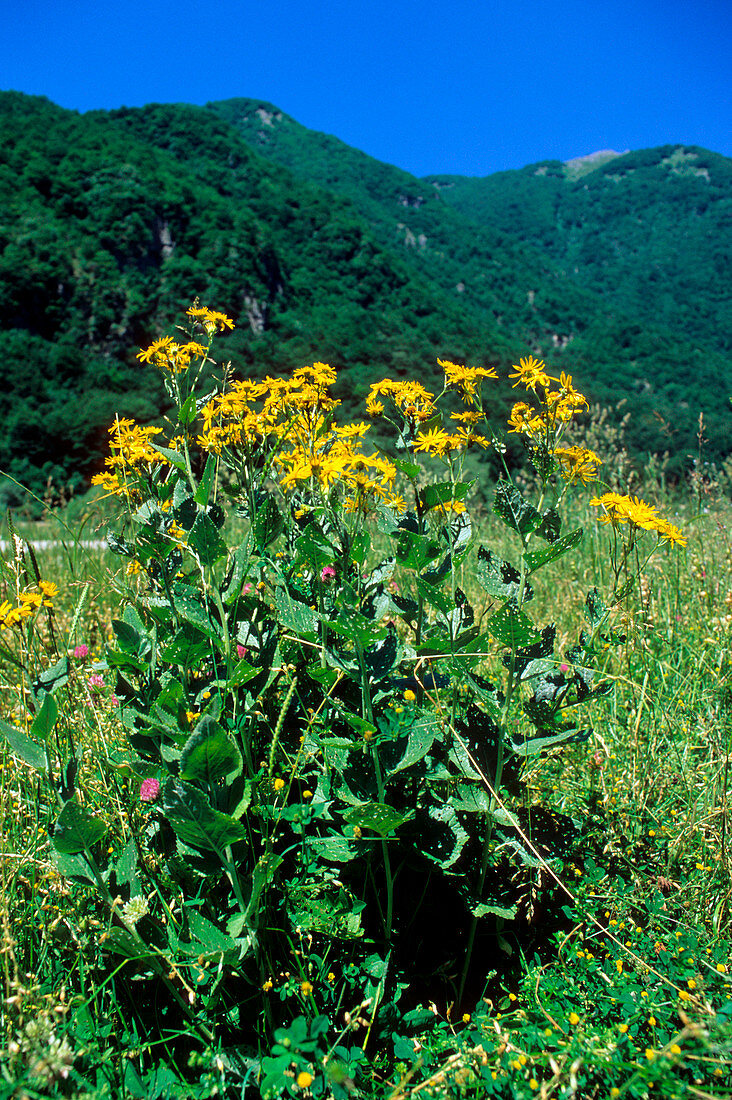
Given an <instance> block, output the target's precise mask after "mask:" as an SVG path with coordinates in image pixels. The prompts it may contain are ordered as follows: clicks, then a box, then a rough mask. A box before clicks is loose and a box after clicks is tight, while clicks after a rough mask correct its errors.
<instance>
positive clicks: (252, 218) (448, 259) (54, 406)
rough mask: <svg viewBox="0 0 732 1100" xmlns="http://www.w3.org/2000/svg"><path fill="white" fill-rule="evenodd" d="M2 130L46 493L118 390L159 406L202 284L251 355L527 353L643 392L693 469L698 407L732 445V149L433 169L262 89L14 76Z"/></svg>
mask: <svg viewBox="0 0 732 1100" xmlns="http://www.w3.org/2000/svg"><path fill="white" fill-rule="evenodd" d="M0 136H1V138H2V140H1V141H0V329H1V330H2V338H3V345H4V349H3V350H4V354H3V356H2V359H1V360H0V371H1V372H2V385H0V469H1V470H3V471H5V472H7V473H9V474H11V475H12V476H13V477H14V478H16V479H17V480H18V481H20V482H22V483H24V484H26V485H28V486H29V487H31V488H32V489H33V490H34V491H36V492H39V491H40V492H42V491H43V488H44V486H45V484H46V482H47V480H48V479H49V478H51V479H52V481H53V483H54V484H55V486H56V487H57V488H59V487H61V486H64V485H68V484H75V485H76V486H77V487H81V486H82V485H84V484H85V483H86V481H87V479H88V477H89V475H90V474H91V472H93V471H94V470H95V469H97V468H98V467H99V464H100V461H101V457H100V456H101V455H102V453H103V452H104V451H105V449H106V428H107V426H108V424H109V423H110V421H111V419H112V416H113V414H114V413H115V412H119V413H120V414H123V415H133V416H136V417H138V418H139V419H141V420H150V419H152V418H156V417H159V416H160V415H161V414H162V413H163V412H164V408H165V402H164V395H163V391H162V387H161V385H160V381H159V379H157V378H156V377H155V375H153V374H152V373H151V372H150V371H149V370H147V369H146V368H142V367H140V365H139V363H138V362H137V361H136V359H135V352H136V351H137V349H138V347H139V346H141V345H145V344H146V343H147V342H149V340H150V339H151V338H153V337H154V336H155V335H157V333H158V330H159V328H161V327H162V328H166V329H167V328H169V326H170V325H171V324H174V323H176V322H177V321H178V320H179V318H180V314H181V311H182V310H183V309H185V308H186V307H187V306H188V305H189V304H190V302H191V300H192V299H193V297H194V296H196V295H197V296H199V297H200V298H201V300H202V302H204V303H205V304H207V305H210V306H211V307H212V308H217V309H221V310H224V311H225V312H227V313H228V314H229V315H230V316H232V317H233V318H234V319H235V321H236V322H237V328H236V329H235V331H234V332H233V333H232V334H231V336H230V337H228V339H227V342H226V346H225V347H223V348H222V349H221V350H222V355H223V356H224V357H225V358H227V359H228V358H231V359H232V360H233V362H234V365H235V367H236V369H238V370H239V371H240V372H242V373H255V374H264V373H267V372H273V371H274V372H276V371H284V370H289V369H291V368H293V367H296V366H300V365H302V364H303V363H306V362H309V361H312V360H313V359H321V360H324V361H328V362H330V363H332V365H333V366H335V367H337V368H339V369H340V370H341V372H342V381H343V387H342V394H341V396H343V397H344V400H345V401H346V402H348V403H349V404H351V405H353V402H354V401H357V400H358V399H359V398H360V396H361V395H362V394H363V392H364V390H365V388H366V386H367V384H368V382H369V381H371V380H373V379H374V378H376V377H381V376H383V375H384V374H389V373H390V374H392V375H403V374H412V375H416V376H418V377H420V378H422V379H424V378H428V377H429V376H430V375H431V374H433V373H434V372H435V360H436V358H437V357H438V356H440V357H447V358H451V359H454V360H457V361H468V362H470V363H472V364H474V365H485V364H488V363H491V364H497V365H499V366H501V367H506V366H508V365H510V363H511V362H513V361H515V360H516V358H517V356H518V355H520V354H525V353H527V352H533V353H535V354H544V355H546V357H547V359H548V360H549V361H550V362H551V363H552V365H553V366H555V367H556V368H557V369H571V370H573V371H575V372H576V374H577V381H578V384H579V383H580V382H581V385H582V388H583V389H585V390H586V391H588V392H589V393H590V395H591V396H593V397H595V398H597V399H598V400H603V401H612V402H616V401H617V400H619V399H620V398H622V397H624V396H627V397H632V398H633V408H634V412H635V416H634V422H633V423H634V438H635V445H636V447H637V449H638V451H639V452H641V453H642V452H643V451H646V452H647V451H648V450H649V449H659V450H665V449H667V448H668V447H669V438H668V436H667V435H666V434H664V430H663V429H662V428H659V424H660V423H661V422H660V421H659V419H658V416H657V415H656V414H660V416H661V417H662V418H663V419H664V420H665V421H666V422H667V423H669V424H670V426H671V432H672V435H671V444H670V445H671V446H672V448H673V449H674V451H675V452H676V455H677V458H678V463H677V465H678V467H679V469H680V468H681V466H682V465H683V462H684V460H685V455H686V453H687V452H688V451H689V450H690V449H692V447H693V436H694V426H695V423H696V420H697V417H698V413H699V411H700V410H704V412H705V415H706V416H707V418H708V421H709V435H710V439H711V444H710V446H711V448H712V451H713V452H714V453H716V454H718V455H721V454H722V453H724V452H725V450H726V449H729V439H730V436H731V434H732V433H731V432H730V428H732V418H731V417H730V414H729V408H728V405H729V403H728V401H727V391H728V390H732V386H731V385H730V353H729V344H728V342H727V340H728V337H729V331H728V329H729V326H727V327H726V330H725V331H723V330H724V329H725V326H724V316H725V314H724V310H725V309H727V310H728V309H729V302H728V299H725V296H724V276H725V270H729V267H728V266H727V267H726V269H725V263H726V264H727V265H728V260H726V259H725V253H724V245H725V233H726V234H727V237H726V241H727V243H728V241H729V236H728V234H729V222H728V220H727V221H726V222H725V219H729V211H730V202H731V198H732V188H731V187H730V171H731V168H732V165H731V163H730V161H729V160H726V159H725V158H722V157H718V156H716V155H715V154H711V153H706V152H705V151H703V150H696V149H694V150H689V149H682V148H680V147H679V148H668V149H660V150H646V151H644V152H643V153H634V154H628V155H627V156H625V157H617V158H612V159H611V160H610V161H609V162H607V163H605V164H604V165H601V166H599V167H594V170H592V171H590V172H588V173H586V174H585V175H578V173H577V171H576V170H575V169H572V168H569V169H568V168H566V167H565V166H561V165H555V164H549V165H538V166H531V167H530V168H527V169H524V170H523V171H522V172H517V173H500V174H498V175H497V176H491V177H488V178H487V179H485V180H472V179H461V178H459V177H450V178H448V177H436V178H435V179H430V180H418V179H416V178H414V177H412V176H409V175H408V174H407V173H405V172H402V171H400V170H399V169H396V168H393V167H391V166H389V165H385V164H381V163H380V162H378V161H375V160H373V159H372V158H370V157H367V156H366V155H365V154H362V153H360V152H358V151H357V150H354V149H350V148H349V147H348V146H345V145H344V144H343V143H341V142H339V141H337V139H335V138H331V137H327V136H325V135H321V134H315V133H313V132H312V131H308V130H306V129H305V128H304V127H302V126H299V124H298V123H296V122H294V120H292V119H289V118H287V116H285V115H283V114H282V113H281V112H279V111H277V109H276V108H274V107H272V106H271V105H268V104H263V103H261V102H259V101H254V100H231V101H227V102H224V103H215V104H209V105H208V107H192V106H188V105H185V104H169V105H152V106H148V107H145V108H140V109H121V110H118V111H111V112H102V111H94V112H89V113H87V114H84V115H80V114H78V113H76V112H71V111H66V110H63V109H61V108H59V107H57V106H55V105H54V104H52V103H50V102H49V101H48V100H45V99H40V98H35V97H29V96H25V95H22V94H20V93H14V92H7V93H0ZM623 165H625V167H623ZM704 188H706V190H704ZM725 225H726V227H727V228H726V229H725ZM684 241H686V247H684V246H683V242H684ZM649 288H650V289H649ZM720 387H721V390H720ZM509 399H510V391H508V390H507V389H504V390H503V392H502V394H501V395H499V396H497V401H498V403H499V404H500V405H504V406H505V404H506V402H507V401H508V400H509ZM674 433H675V434H674ZM0 494H1V495H2V499H4V500H6V501H13V500H16V499H19V493H18V491H17V490H15V488H14V486H13V485H12V483H11V482H9V481H7V479H3V483H2V485H1V486H0Z"/></svg>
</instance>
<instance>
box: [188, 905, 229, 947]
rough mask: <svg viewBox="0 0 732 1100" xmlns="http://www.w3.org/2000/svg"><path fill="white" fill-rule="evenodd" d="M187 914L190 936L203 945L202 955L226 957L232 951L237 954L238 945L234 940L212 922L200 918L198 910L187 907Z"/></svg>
mask: <svg viewBox="0 0 732 1100" xmlns="http://www.w3.org/2000/svg"><path fill="white" fill-rule="evenodd" d="M187 914H188V927H189V928H190V931H191V935H192V936H193V937H194V939H196V940H197V941H198V943H199V944H202V945H203V948H204V953H206V954H212V955H221V954H224V955H226V954H228V953H229V952H232V951H233V952H235V953H236V954H237V955H238V954H239V944H238V943H237V942H236V940H235V939H232V937H231V936H227V934H226V933H225V932H222V931H221V929H219V928H217V927H216V925H215V924H214V923H213V921H210V920H207V919H206V917H202V916H201V914H200V913H199V912H198V910H197V909H194V908H193V907H192V906H188V908H187Z"/></svg>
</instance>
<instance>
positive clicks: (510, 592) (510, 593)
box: [477, 546, 534, 600]
mask: <svg viewBox="0 0 732 1100" xmlns="http://www.w3.org/2000/svg"><path fill="white" fill-rule="evenodd" d="M477 579H478V583H479V584H480V585H481V587H482V588H484V589H485V590H486V592H487V593H488V594H489V595H491V596H497V597H498V598H499V599H502V600H510V599H515V598H516V597H517V596H518V594H519V591H520V589H521V574H520V573H519V571H518V569H515V568H514V566H513V565H511V563H510V562H507V561H504V560H503V558H501V557H500V556H499V555H498V554H496V553H494V552H493V550H489V549H488V548H487V547H485V546H479V547H478V572H477ZM533 594H534V593H533V590H532V588H531V585H530V584H529V583H528V582H527V581H526V580H525V581H524V600H530V599H531V597H532V596H533Z"/></svg>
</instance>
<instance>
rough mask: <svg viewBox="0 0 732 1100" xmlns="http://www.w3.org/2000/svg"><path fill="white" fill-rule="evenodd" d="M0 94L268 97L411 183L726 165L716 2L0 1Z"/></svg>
mask: <svg viewBox="0 0 732 1100" xmlns="http://www.w3.org/2000/svg"><path fill="white" fill-rule="evenodd" d="M0 16H1V17H2V24H1V25H2V30H3V38H4V41H5V46H4V48H3V56H2V62H0V88H2V89H11V88H12V89H16V90H18V91H23V92H28V93H30V94H33V95H45V96H47V97H48V98H49V99H51V100H53V101H54V102H55V103H58V104H60V105H61V106H63V107H70V108H73V109H75V110H79V111H86V110H90V109H93V108H98V107H101V108H114V107H121V106H140V105H142V104H144V103H150V102H163V103H164V102H186V103H197V104H203V103H206V102H208V101H210V100H216V99H228V98H230V97H232V96H251V97H255V98H261V99H264V100H268V101H269V102H271V103H274V104H275V105H276V106H278V107H279V108H281V109H282V110H283V111H285V112H286V113H287V114H289V115H292V116H293V117H294V118H295V119H297V121H298V122H301V123H302V124H303V125H305V126H308V127H310V128H311V129H314V130H322V131H325V132H326V133H330V134H334V135H335V136H336V137H339V138H341V139H342V140H343V141H345V142H347V143H348V144H349V145H353V146H356V147H357V148H359V149H362V150H364V151H365V152H367V153H370V154H371V155H372V156H374V157H377V158H378V159H379V160H384V161H387V162H389V163H390V164H396V165H399V167H401V168H405V169H406V170H407V171H409V172H413V173H414V174H415V175H426V174H428V173H430V172H453V173H460V174H465V175H476V176H482V175H487V174H489V173H491V172H496V171H500V170H502V169H505V168H520V167H521V166H523V165H525V164H530V163H532V162H533V161H537V160H545V159H547V158H557V159H559V160H567V159H569V158H570V157H574V156H580V155H583V154H585V153H591V152H594V151H595V150H598V149H604V148H612V149H617V150H619V151H622V150H624V149H639V148H644V147H648V146H653V145H662V144H666V143H669V142H683V143H685V144H696V145H702V146H706V147H707V148H710V149H713V150H715V151H716V152H719V153H724V154H726V155H727V156H730V155H732V91H731V89H732V79H731V78H732V5H731V4H730V0H554V2H544V0H268V2H266V3H265V2H261V0H218V2H217V3H215V4H214V3H210V4H204V3H201V2H198V3H194V2H193V0H175V2H174V0H160V2H157V3H156V2H155V0H151V2H144V0H0Z"/></svg>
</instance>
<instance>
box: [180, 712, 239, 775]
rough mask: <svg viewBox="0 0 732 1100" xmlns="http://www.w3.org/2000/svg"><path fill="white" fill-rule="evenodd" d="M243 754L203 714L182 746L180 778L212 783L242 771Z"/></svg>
mask: <svg viewBox="0 0 732 1100" xmlns="http://www.w3.org/2000/svg"><path fill="white" fill-rule="evenodd" d="M241 767H242V759H241V754H240V752H239V750H238V748H237V747H236V745H235V744H234V742H233V741H231V740H230V739H229V737H228V736H227V734H226V733H225V731H224V730H223V729H222V728H221V726H220V725H219V724H218V722H216V721H214V719H213V718H210V717H209V716H208V715H204V716H203V717H202V718H201V719H200V720H199V722H198V724H197V725H196V728H195V729H194V731H193V733H192V734H191V736H190V737H189V738H188V740H187V741H186V743H185V745H184V746H183V751H182V753H181V756H180V777H181V779H184V780H187V781H195V782H198V783H207V784H213V783H216V781H217V780H219V779H224V778H225V777H226V776H229V775H232V774H234V773H235V772H237V773H238V772H239V771H240V770H241Z"/></svg>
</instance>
